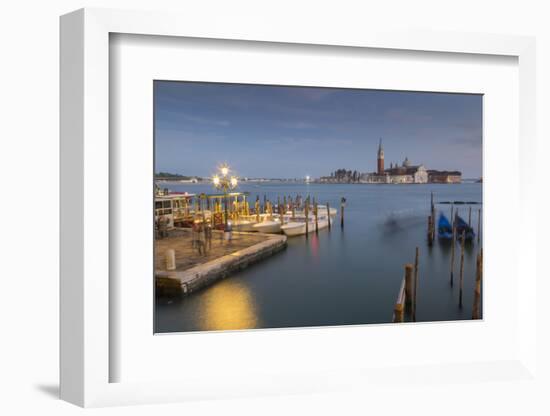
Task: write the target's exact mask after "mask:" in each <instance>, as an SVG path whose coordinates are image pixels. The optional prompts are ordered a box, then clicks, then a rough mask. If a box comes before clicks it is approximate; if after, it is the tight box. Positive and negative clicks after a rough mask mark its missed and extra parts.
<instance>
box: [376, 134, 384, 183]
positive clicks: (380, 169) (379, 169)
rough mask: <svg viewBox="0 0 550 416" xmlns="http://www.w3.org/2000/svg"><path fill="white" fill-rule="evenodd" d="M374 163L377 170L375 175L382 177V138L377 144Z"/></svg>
mask: <svg viewBox="0 0 550 416" xmlns="http://www.w3.org/2000/svg"><path fill="white" fill-rule="evenodd" d="M376 162H377V163H376V166H377V168H378V169H377V172H376V173H377V174H378V175H384V149H383V148H382V138H380V142H379V143H378V158H377V160H376Z"/></svg>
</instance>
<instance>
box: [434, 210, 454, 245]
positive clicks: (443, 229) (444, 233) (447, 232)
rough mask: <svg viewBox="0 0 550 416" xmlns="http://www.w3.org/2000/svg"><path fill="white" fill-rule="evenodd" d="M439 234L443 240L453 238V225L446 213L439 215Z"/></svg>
mask: <svg viewBox="0 0 550 416" xmlns="http://www.w3.org/2000/svg"><path fill="white" fill-rule="evenodd" d="M437 236H438V237H439V238H440V239H442V240H452V238H453V227H452V226H451V223H450V222H449V220H448V219H447V217H446V216H445V215H444V214H440V215H439V221H438V222H437Z"/></svg>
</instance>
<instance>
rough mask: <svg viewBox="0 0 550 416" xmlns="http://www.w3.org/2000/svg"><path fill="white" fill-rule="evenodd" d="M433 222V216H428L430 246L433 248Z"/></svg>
mask: <svg viewBox="0 0 550 416" xmlns="http://www.w3.org/2000/svg"><path fill="white" fill-rule="evenodd" d="M433 221H434V219H433V218H432V216H431V215H428V245H429V246H431V245H432V244H433V233H432V227H433Z"/></svg>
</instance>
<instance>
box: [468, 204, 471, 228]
mask: <svg viewBox="0 0 550 416" xmlns="http://www.w3.org/2000/svg"><path fill="white" fill-rule="evenodd" d="M471 226H472V207H469V208H468V227H471Z"/></svg>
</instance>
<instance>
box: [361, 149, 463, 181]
mask: <svg viewBox="0 0 550 416" xmlns="http://www.w3.org/2000/svg"><path fill="white" fill-rule="evenodd" d="M376 165H377V170H376V172H372V173H364V174H362V175H361V182H366V183H391V184H400V183H428V182H431V183H460V182H461V177H462V174H461V172H458V171H436V170H427V169H426V168H425V167H424V165H422V164H420V165H412V164H411V163H410V161H409V159H408V158H407V157H406V158H405V160H404V161H403V163H402V164H401V166H399V165H398V164H397V163H395V164H393V163H390V167H389V168H388V169H385V168H384V149H383V147H382V139H380V143H379V144H378V157H377V164H376Z"/></svg>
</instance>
